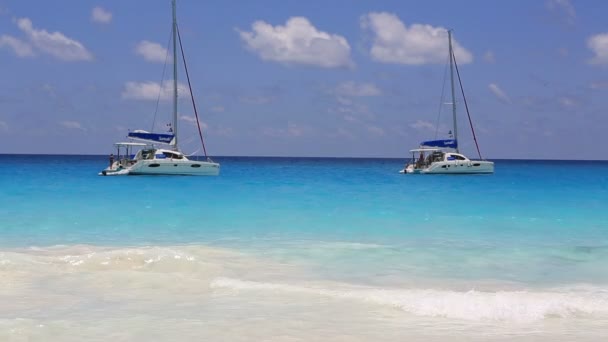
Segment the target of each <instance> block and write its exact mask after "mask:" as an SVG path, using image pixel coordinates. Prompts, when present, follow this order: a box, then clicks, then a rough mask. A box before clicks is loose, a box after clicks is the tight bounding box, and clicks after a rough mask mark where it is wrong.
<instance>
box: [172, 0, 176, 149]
mask: <svg viewBox="0 0 608 342" xmlns="http://www.w3.org/2000/svg"><path fill="white" fill-rule="evenodd" d="M171 6H172V8H173V135H174V140H173V141H174V144H173V149H174V150H176V151H177V15H176V13H175V12H176V10H175V0H171Z"/></svg>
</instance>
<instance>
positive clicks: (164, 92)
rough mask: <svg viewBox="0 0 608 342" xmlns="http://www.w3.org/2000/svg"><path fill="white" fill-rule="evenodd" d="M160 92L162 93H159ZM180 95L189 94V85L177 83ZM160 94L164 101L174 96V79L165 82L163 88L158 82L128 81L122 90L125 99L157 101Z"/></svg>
mask: <svg viewBox="0 0 608 342" xmlns="http://www.w3.org/2000/svg"><path fill="white" fill-rule="evenodd" d="M159 94H160V95H159ZM177 94H178V96H188V95H190V92H189V91H188V87H186V85H184V84H182V83H178V84H177ZM159 96H160V99H161V100H163V101H166V100H169V99H172V98H173V81H172V80H169V81H167V82H165V83H164V84H163V86H162V88H161V85H160V83H158V82H127V83H125V87H124V89H123V91H122V98H123V99H134V100H152V101H156V100H157V99H158V98H159Z"/></svg>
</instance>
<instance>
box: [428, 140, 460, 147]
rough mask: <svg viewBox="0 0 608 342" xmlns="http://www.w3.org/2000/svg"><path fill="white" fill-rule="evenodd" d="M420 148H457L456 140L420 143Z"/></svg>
mask: <svg viewBox="0 0 608 342" xmlns="http://www.w3.org/2000/svg"><path fill="white" fill-rule="evenodd" d="M420 146H424V147H439V148H453V149H456V148H458V141H457V140H456V139H442V140H429V141H423V142H421V143H420Z"/></svg>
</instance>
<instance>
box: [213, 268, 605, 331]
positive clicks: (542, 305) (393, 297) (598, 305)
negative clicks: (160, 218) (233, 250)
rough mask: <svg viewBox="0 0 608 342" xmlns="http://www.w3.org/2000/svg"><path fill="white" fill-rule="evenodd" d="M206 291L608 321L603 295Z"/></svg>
mask: <svg viewBox="0 0 608 342" xmlns="http://www.w3.org/2000/svg"><path fill="white" fill-rule="evenodd" d="M211 288H212V289H222V288H223V289H231V290H237V291H239V290H240V291H279V292H287V293H296V294H305V295H317V296H326V297H331V298H337V299H350V300H358V301H361V302H365V303H373V304H377V305H384V306H391V307H395V308H398V309H401V310H403V311H406V312H408V313H411V314H414V315H418V316H431V317H446V318H454V319H463V320H473V321H482V320H492V321H510V322H522V323H523V322H533V321H538V320H541V319H545V318H551V317H560V318H566V317H578V316H585V315H593V314H599V315H608V290H604V289H594V290H592V291H564V292H561V291H557V290H556V291H543V292H532V291H497V292H481V291H474V290H471V291H466V292H457V291H448V290H435V289H378V288H363V287H346V286H341V287H338V288H335V289H333V288H332V289H328V288H323V287H312V286H309V287H307V286H297V285H289V284H278V283H263V282H253V281H244V280H238V279H230V278H216V279H215V280H214V281H213V282H212V283H211Z"/></svg>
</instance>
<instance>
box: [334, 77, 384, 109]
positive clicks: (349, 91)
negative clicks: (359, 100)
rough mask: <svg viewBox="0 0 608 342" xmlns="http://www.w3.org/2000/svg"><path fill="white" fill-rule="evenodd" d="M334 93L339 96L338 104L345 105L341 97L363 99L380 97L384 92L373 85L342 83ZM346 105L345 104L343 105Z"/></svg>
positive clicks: (351, 82)
mask: <svg viewBox="0 0 608 342" xmlns="http://www.w3.org/2000/svg"><path fill="white" fill-rule="evenodd" d="M333 93H334V94H336V95H338V96H339V97H338V102H341V103H343V102H344V101H341V100H340V99H344V98H342V97H341V96H351V97H362V96H378V95H381V94H382V92H381V91H380V89H378V87H376V85H374V84H373V83H356V82H353V81H349V82H343V83H340V84H339V85H338V86H337V87H336V88H335V89H334V90H333ZM343 104H345V103H343Z"/></svg>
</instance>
